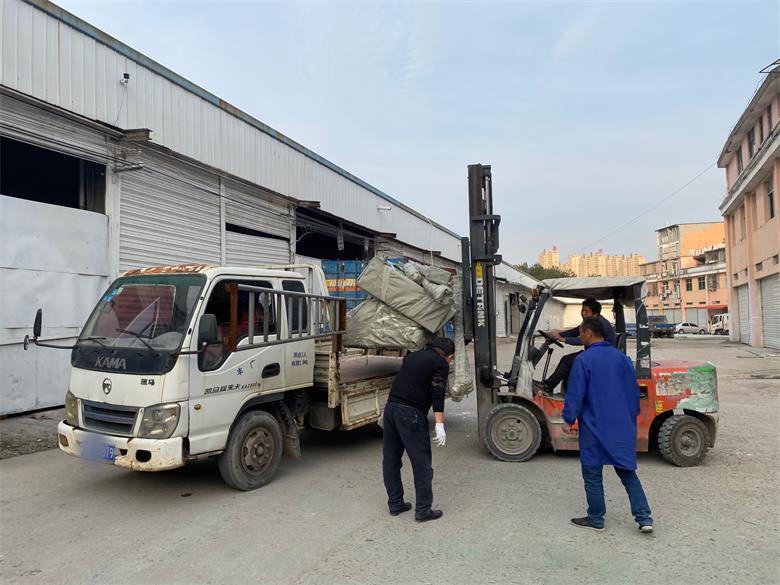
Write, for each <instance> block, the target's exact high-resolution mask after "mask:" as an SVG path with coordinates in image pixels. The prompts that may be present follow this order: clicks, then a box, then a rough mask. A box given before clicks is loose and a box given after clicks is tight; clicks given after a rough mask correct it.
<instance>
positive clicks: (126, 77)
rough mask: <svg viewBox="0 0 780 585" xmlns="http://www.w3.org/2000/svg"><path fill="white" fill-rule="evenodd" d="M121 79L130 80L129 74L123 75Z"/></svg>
mask: <svg viewBox="0 0 780 585" xmlns="http://www.w3.org/2000/svg"><path fill="white" fill-rule="evenodd" d="M122 77H124V78H125V79H126V80H127V79H130V74H129V73H123V74H122Z"/></svg>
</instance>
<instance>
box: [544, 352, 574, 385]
mask: <svg viewBox="0 0 780 585" xmlns="http://www.w3.org/2000/svg"><path fill="white" fill-rule="evenodd" d="M581 353H582V352H581V351H578V352H576V353H567V354H566V355H565V356H563V357H562V358H561V361H559V362H558V365H557V366H556V367H555V371H554V372H553V373H552V374H551V375H550V376H548V378H547V380H545V382H546V383H547V385H548V386H549V387H550V388H555V387H556V386H557V385H558V384H560V383H561V382H563V381H564V380H568V379H569V373H570V372H571V368H572V366H573V365H574V360H576V359H577V356H578V355H580V354H581ZM563 390H564V392H563V393H564V394H565V390H566V388H565V384H564V388H563Z"/></svg>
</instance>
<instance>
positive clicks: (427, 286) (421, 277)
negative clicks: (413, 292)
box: [403, 262, 453, 305]
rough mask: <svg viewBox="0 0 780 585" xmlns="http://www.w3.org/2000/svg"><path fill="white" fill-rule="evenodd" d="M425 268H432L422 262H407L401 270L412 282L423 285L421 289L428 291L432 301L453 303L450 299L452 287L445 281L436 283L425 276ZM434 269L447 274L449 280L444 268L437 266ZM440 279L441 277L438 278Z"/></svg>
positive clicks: (446, 303)
mask: <svg viewBox="0 0 780 585" xmlns="http://www.w3.org/2000/svg"><path fill="white" fill-rule="evenodd" d="M426 268H433V267H432V266H423V265H422V264H417V262H407V263H406V264H404V265H403V271H404V274H405V275H406V276H407V278H409V280H411V281H412V282H414V283H416V284H419V285H420V286H421V287H423V290H425V292H426V293H428V296H429V297H431V298H432V299H433V300H434V301H438V302H440V303H442V304H443V305H451V304H452V303H453V300H452V289H451V288H450V287H449V286H447V283H446V282H444V283H437V282H435V281H433V280H429V279H428V278H426V277H425V274H427V272H428V271H426V270H425V269H426ZM436 270H439V271H441V272H443V273H444V274H446V275H447V277H448V280H449V275H450V274H449V272H447V271H446V270H442V269H441V268H437V269H436ZM439 280H441V279H439Z"/></svg>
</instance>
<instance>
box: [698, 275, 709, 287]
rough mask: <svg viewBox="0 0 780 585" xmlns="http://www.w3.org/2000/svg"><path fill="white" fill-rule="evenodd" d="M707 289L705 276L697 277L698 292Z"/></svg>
mask: <svg viewBox="0 0 780 585" xmlns="http://www.w3.org/2000/svg"><path fill="white" fill-rule="evenodd" d="M705 288H707V277H706V276H700V277H699V290H704V289H705Z"/></svg>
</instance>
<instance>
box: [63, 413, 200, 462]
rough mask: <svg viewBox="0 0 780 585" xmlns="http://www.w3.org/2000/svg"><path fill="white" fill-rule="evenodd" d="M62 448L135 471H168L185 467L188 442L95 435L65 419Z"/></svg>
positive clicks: (176, 439)
mask: <svg viewBox="0 0 780 585" xmlns="http://www.w3.org/2000/svg"><path fill="white" fill-rule="evenodd" d="M57 433H58V435H59V436H58V443H59V446H60V449H61V450H63V451H65V453H67V454H68V455H73V456H74V457H82V458H84V459H90V460H92V461H102V462H103V463H108V464H109V465H116V466H117V467H124V468H125V469H132V470H134V471H164V470H166V469H175V468H176V467H181V466H183V465H184V463H185V462H184V451H183V444H184V441H183V439H182V438H181V437H175V438H173V439H137V438H133V437H115V436H113V435H104V434H102V433H94V432H91V431H85V430H82V429H77V428H75V427H72V426H70V425H69V424H68V423H67V422H65V421H64V420H63V421H61V422H60V424H59V425H57Z"/></svg>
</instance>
